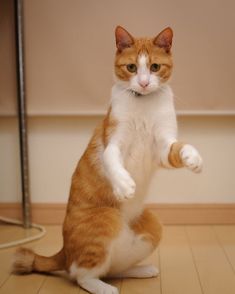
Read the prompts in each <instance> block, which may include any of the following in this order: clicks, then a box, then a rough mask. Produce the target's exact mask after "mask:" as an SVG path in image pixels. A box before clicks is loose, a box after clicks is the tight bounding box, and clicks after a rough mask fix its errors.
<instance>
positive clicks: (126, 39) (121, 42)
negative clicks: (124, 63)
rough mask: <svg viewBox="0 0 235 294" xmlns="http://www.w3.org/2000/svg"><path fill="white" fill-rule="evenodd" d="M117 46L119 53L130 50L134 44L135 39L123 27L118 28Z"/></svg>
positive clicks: (116, 31) (116, 32)
mask: <svg viewBox="0 0 235 294" xmlns="http://www.w3.org/2000/svg"><path fill="white" fill-rule="evenodd" d="M115 37H116V46H117V49H118V50H119V51H122V50H123V49H125V48H129V47H131V46H132V45H133V44H134V38H133V37H132V35H131V34H129V33H128V31H126V30H125V29H124V28H123V27H121V26H117V27H116V30H115Z"/></svg>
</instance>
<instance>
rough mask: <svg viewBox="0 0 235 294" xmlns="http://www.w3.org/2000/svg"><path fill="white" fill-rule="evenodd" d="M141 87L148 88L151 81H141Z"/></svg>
mask: <svg viewBox="0 0 235 294" xmlns="http://www.w3.org/2000/svg"><path fill="white" fill-rule="evenodd" d="M139 85H140V86H141V87H142V88H146V87H147V86H148V85H149V81H148V80H142V81H139Z"/></svg>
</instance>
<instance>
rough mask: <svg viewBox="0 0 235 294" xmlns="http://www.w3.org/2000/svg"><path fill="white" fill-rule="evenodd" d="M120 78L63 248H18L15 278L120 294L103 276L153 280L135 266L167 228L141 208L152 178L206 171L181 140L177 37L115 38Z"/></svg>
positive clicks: (75, 198)
mask: <svg viewBox="0 0 235 294" xmlns="http://www.w3.org/2000/svg"><path fill="white" fill-rule="evenodd" d="M115 36H116V47H117V51H116V56H115V63H114V71H115V76H116V81H115V84H114V86H113V88H112V94H111V103H110V107H109V109H108V112H107V115H106V116H105V118H104V120H103V121H102V124H101V125H100V126H98V127H97V128H96V130H95V132H94V134H93V137H92V138H91V140H90V142H89V144H88V147H87V149H86V150H85V152H84V154H83V156H82V157H81V159H80V161H79V163H78V165H77V168H76V170H75V172H74V174H73V177H72V184H71V190H70V197H69V201H68V205H67V213H66V217H65V220H64V225H63V237H64V245H63V248H62V249H61V251H60V252H58V253H57V254H55V255H54V256H51V257H44V256H40V255H37V254H36V253H34V252H33V251H32V250H30V249H26V248H20V249H18V250H17V252H16V254H15V261H14V263H13V271H14V272H15V273H30V272H32V271H36V272H51V271H57V270H66V271H67V272H68V274H69V276H70V277H71V278H72V279H75V280H76V281H77V283H78V284H79V285H80V287H82V288H84V289H85V290H87V291H88V292H90V293H96V294H101V293H103V294H117V293H118V289H117V288H115V287H113V286H111V285H109V284H107V283H105V282H103V281H101V280H100V278H102V277H123V278H125V277H134V278H148V277H155V276H157V275H158V273H159V271H158V269H157V268H156V267H154V266H152V265H146V266H143V265H142V266H140V265H139V266H138V265H137V264H138V263H139V262H140V261H142V260H143V259H144V258H146V257H147V256H148V255H150V254H151V253H152V252H153V251H154V250H155V248H156V247H157V245H158V244H159V241H160V239H161V235H162V226H161V224H160V222H159V220H158V219H157V217H156V215H155V214H154V213H152V212H151V211H150V210H149V209H146V208H145V207H144V199H145V196H146V191H147V188H148V185H149V182H150V179H151V177H152V175H153V172H154V171H155V170H157V169H159V168H160V167H166V168H179V167H187V168H189V169H190V170H192V171H194V172H200V171H201V170H202V159H201V156H200V155H199V153H198V151H197V150H196V149H195V148H194V147H193V146H191V145H189V144H184V143H181V142H179V141H177V121H176V114H175V109H174V99H173V93H172V90H171V88H170V86H169V85H168V84H167V81H168V80H169V78H170V76H171V73H172V68H173V61H172V53H171V47H172V38H173V31H172V29H171V28H169V27H168V28H166V29H164V30H163V31H162V32H160V33H159V34H158V35H157V36H156V37H154V38H134V37H133V36H132V35H131V34H130V33H129V32H128V31H127V30H125V29H124V28H123V27H121V26H118V27H117V28H116V31H115Z"/></svg>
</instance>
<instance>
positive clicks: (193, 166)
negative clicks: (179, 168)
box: [180, 144, 202, 173]
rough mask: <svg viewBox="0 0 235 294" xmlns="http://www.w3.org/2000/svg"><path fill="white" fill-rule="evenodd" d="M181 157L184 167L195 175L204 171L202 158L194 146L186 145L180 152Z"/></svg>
mask: <svg viewBox="0 0 235 294" xmlns="http://www.w3.org/2000/svg"><path fill="white" fill-rule="evenodd" d="M180 156H181V159H182V161H183V163H184V165H185V166H186V167H188V168H189V169H190V170H192V171H193V172H195V173H199V172H201V171H202V158H201V156H200V155H199V153H198V151H197V150H196V149H195V148H194V147H193V146H191V145H189V144H186V145H184V146H183V147H182V149H181V151H180Z"/></svg>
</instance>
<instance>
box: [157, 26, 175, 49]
mask: <svg viewBox="0 0 235 294" xmlns="http://www.w3.org/2000/svg"><path fill="white" fill-rule="evenodd" d="M172 38H173V31H172V29H171V28H166V29H165V30H163V31H162V32H161V33H160V34H159V35H157V37H156V38H155V39H154V40H153V43H154V45H156V46H158V47H160V48H164V49H165V50H166V52H170V49H171V45H172Z"/></svg>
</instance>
